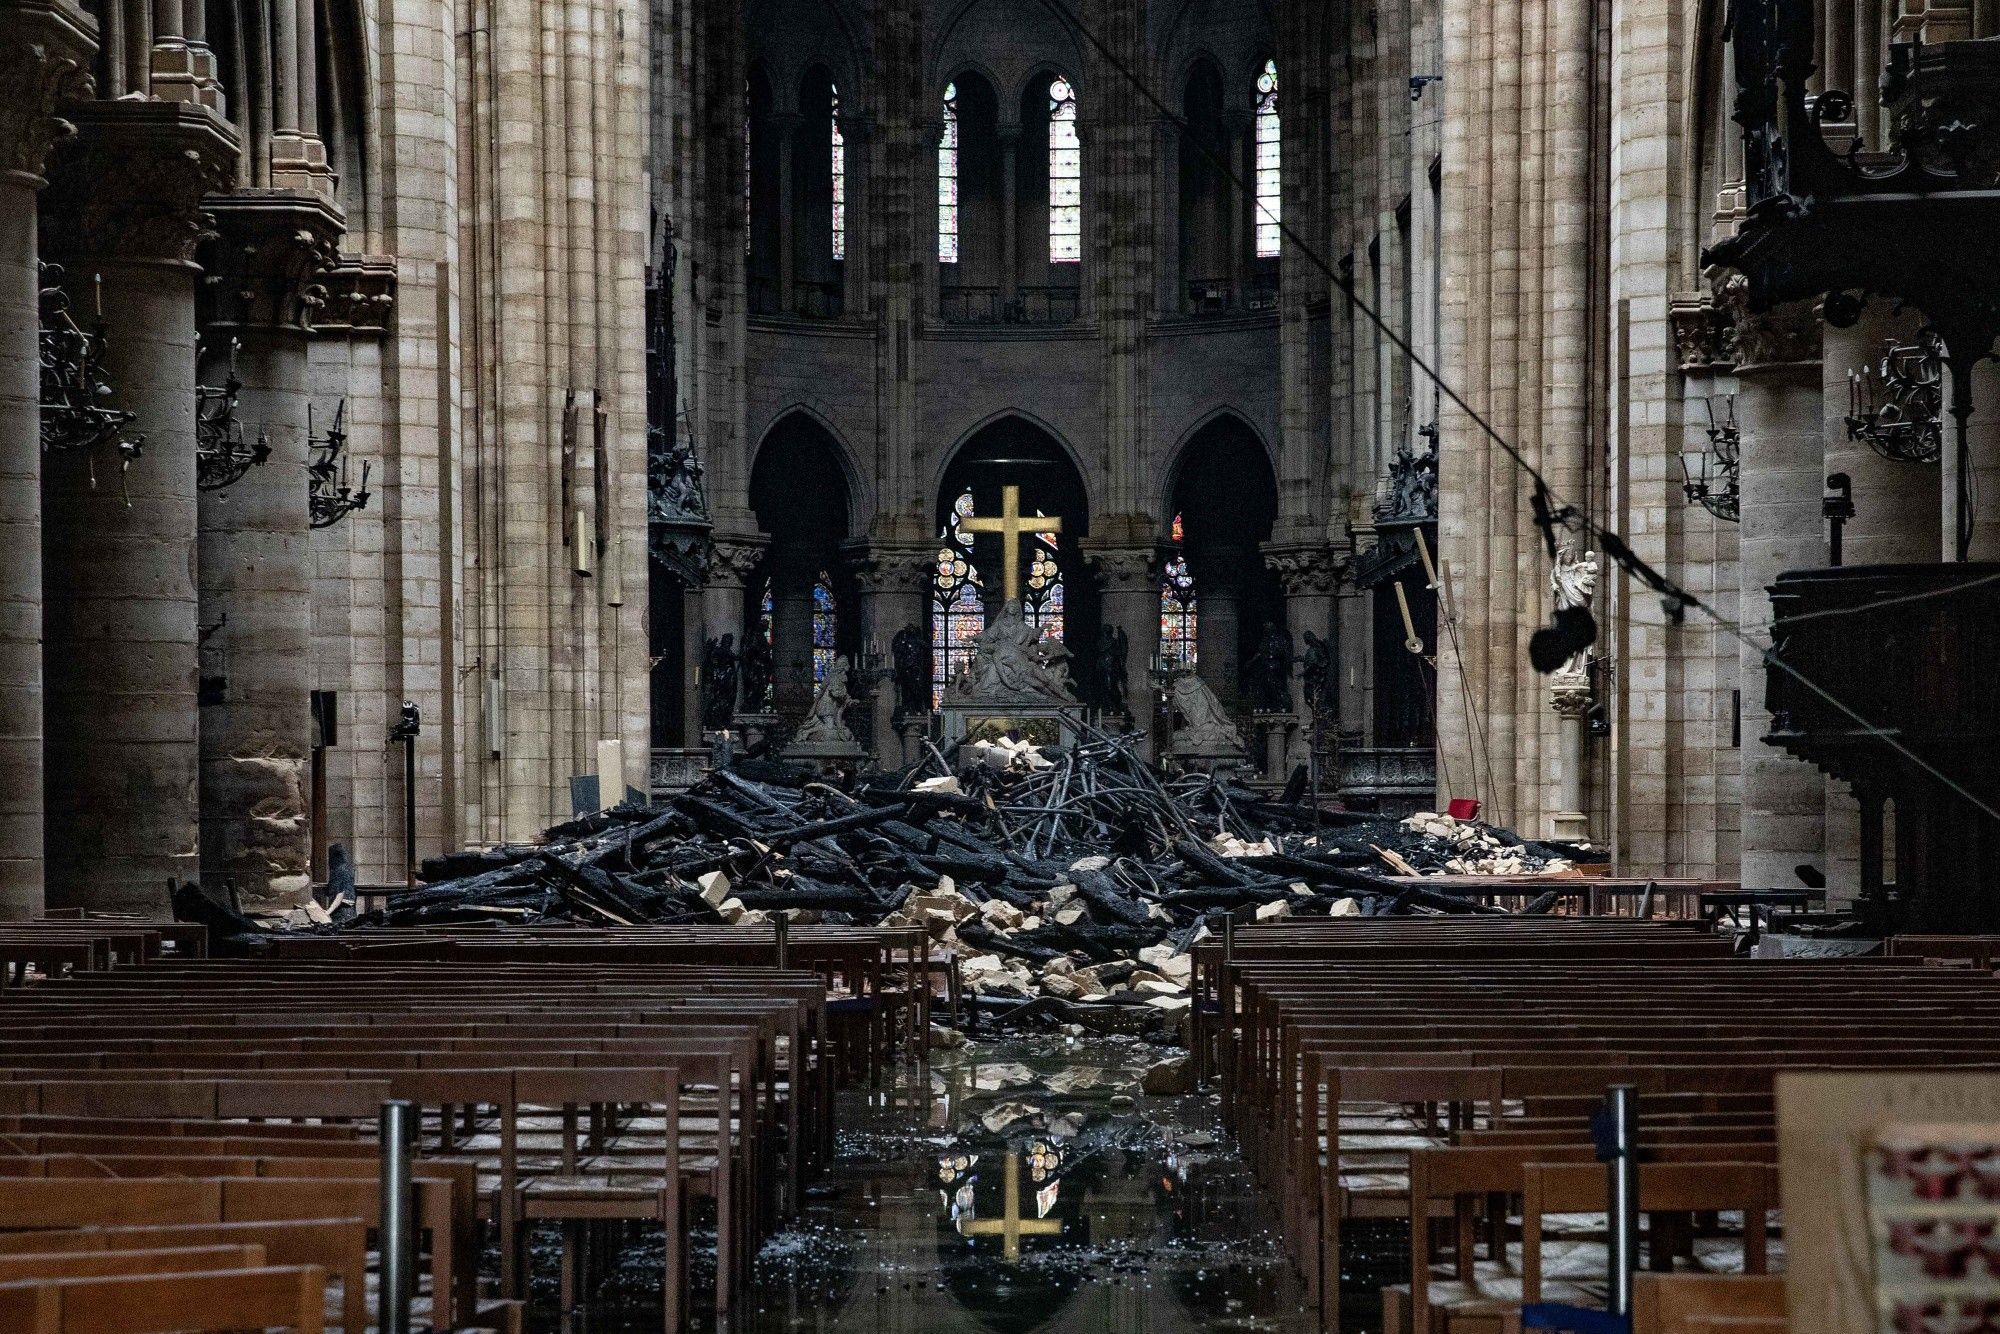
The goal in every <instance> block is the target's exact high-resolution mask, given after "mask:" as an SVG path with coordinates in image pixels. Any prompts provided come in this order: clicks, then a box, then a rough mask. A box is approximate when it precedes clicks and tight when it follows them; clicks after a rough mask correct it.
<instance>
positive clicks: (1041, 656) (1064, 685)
mask: <svg viewBox="0 0 2000 1334" xmlns="http://www.w3.org/2000/svg"><path fill="white" fill-rule="evenodd" d="M950 693H951V696H952V698H954V699H956V700H963V701H968V702H977V703H981V704H1046V703H1059V704H1074V703H1076V702H1077V701H1076V695H1075V693H1074V691H1073V690H1072V688H1071V685H1070V676H1069V650H1067V649H1066V648H1064V647H1063V645H1062V642H1061V641H1060V640H1050V639H1044V638H1042V635H1041V631H1040V630H1039V629H1038V628H1037V627H1035V626H1033V625H1030V624H1028V622H1027V619H1026V618H1025V617H1023V616H1022V615H1021V604H1020V603H1018V602H1012V601H1010V602H1007V603H1005V604H1003V605H1002V606H1001V608H1000V614H999V615H998V616H995V617H994V618H993V619H992V620H991V621H989V622H988V623H987V625H986V628H985V629H984V630H982V631H980V632H979V638H978V639H977V640H975V641H974V649H973V657H972V662H971V665H970V666H968V667H967V668H966V669H965V671H964V672H962V673H960V674H959V677H958V679H957V680H956V681H953V682H952V683H951V691H950Z"/></svg>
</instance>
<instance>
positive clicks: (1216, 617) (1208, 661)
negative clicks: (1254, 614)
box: [1187, 543, 1250, 706]
mask: <svg viewBox="0 0 2000 1334" xmlns="http://www.w3.org/2000/svg"><path fill="white" fill-rule="evenodd" d="M1187 562H1188V572H1189V573H1191V574H1192V575H1194V588H1195V596H1196V598H1198V599H1199V602H1198V603H1197V604H1196V605H1197V607H1198V608H1199V609H1200V615H1199V616H1198V617H1197V618H1196V620H1195V671H1196V673H1197V674H1198V675H1199V676H1200V677H1201V679H1202V680H1203V681H1206V682H1207V683H1208V688H1209V689H1210V690H1213V691H1214V692H1215V693H1216V695H1217V696H1218V697H1219V698H1220V699H1221V700H1222V702H1223V703H1225V704H1228V705H1231V706H1234V705H1235V704H1237V703H1239V702H1240V700H1241V697H1242V694H1243V691H1242V688H1241V687H1242V652H1243V650H1242V644H1243V626H1242V608H1243V585H1244V582H1245V580H1246V577H1247V575H1248V572H1249V568H1250V553H1249V552H1248V551H1246V550H1245V549H1244V548H1242V547H1237V546H1226V545H1221V544H1214V545H1211V544H1206V543H1204V544H1201V545H1198V546H1197V545H1190V546H1189V547H1188V552H1187Z"/></svg>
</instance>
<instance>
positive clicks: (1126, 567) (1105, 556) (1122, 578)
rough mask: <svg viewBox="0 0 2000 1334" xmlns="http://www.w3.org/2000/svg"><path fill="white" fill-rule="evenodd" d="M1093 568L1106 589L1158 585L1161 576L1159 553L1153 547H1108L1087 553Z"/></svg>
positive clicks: (1129, 588) (1126, 589)
mask: <svg viewBox="0 0 2000 1334" xmlns="http://www.w3.org/2000/svg"><path fill="white" fill-rule="evenodd" d="M1085 554H1086V555H1087V556H1088V558H1089V560H1090V568H1091V569H1092V570H1093V571H1094V572H1095V573H1096V575H1097V578H1098V582H1100V583H1101V584H1102V585H1103V586H1104V590H1105V591H1106V592H1107V593H1124V592H1131V591H1134V590H1136V589H1142V588H1151V587H1155V586H1156V585H1157V584H1158V582H1159V578H1160V553H1159V551H1158V549H1157V548H1154V547H1123V548H1108V549H1099V550H1095V551H1088V552H1086V553H1085Z"/></svg>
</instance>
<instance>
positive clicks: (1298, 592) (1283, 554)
mask: <svg viewBox="0 0 2000 1334" xmlns="http://www.w3.org/2000/svg"><path fill="white" fill-rule="evenodd" d="M1265 555H1266V559H1268V560H1269V561H1270V563H1271V568H1272V569H1274V570H1276V571H1277V574H1278V582H1279V585H1280V587H1281V588H1283V590H1284V594H1285V631H1286V633H1287V634H1289V635H1290V636H1291V637H1292V653H1293V660H1294V663H1295V670H1294V672H1293V674H1292V715H1293V717H1295V718H1297V719H1298V722H1299V726H1298V728H1297V730H1296V731H1295V733H1294V744H1293V746H1292V753H1291V754H1290V755H1288V756H1287V757H1286V759H1285V768H1286V769H1287V770H1288V771H1289V770H1290V769H1292V768H1295V767H1297V766H1298V765H1301V764H1305V763H1308V762H1309V759H1308V757H1309V756H1310V755H1311V754H1312V753H1313V751H1314V750H1315V748H1317V749H1321V750H1324V749H1325V748H1326V743H1327V742H1329V741H1331V739H1332V738H1331V737H1318V736H1315V735H1314V731H1315V729H1314V726H1313V723H1314V719H1315V717H1316V716H1317V718H1318V720H1319V723H1320V725H1321V727H1322V728H1331V727H1334V726H1335V725H1336V724H1337V723H1338V721H1339V698H1340V696H1339V687H1340V680H1339V673H1340V663H1339V659H1338V653H1337V650H1336V649H1335V647H1334V646H1335V644H1336V642H1337V640H1338V636H1337V635H1336V634H1335V632H1334V628H1333V608H1334V597H1335V594H1337V593H1338V592H1339V590H1340V575H1341V570H1340V564H1339V562H1338V561H1337V560H1335V558H1334V554H1333V553H1332V552H1331V551H1329V550H1327V549H1326V548H1325V547H1310V546H1308V547H1296V546H1282V547H1278V546H1274V547H1267V548H1266V549H1265ZM1308 635H1311V636H1312V637H1313V639H1316V640H1318V641H1320V643H1322V644H1324V645H1325V646H1326V647H1325V650H1324V651H1325V653H1326V674H1327V680H1326V682H1325V685H1324V686H1323V687H1322V688H1323V690H1324V691H1325V695H1324V697H1323V698H1321V699H1319V700H1317V701H1315V700H1310V699H1307V698H1306V670H1305V669H1306V663H1307V661H1308V660H1309V658H1310V657H1311V655H1312V654H1313V653H1314V652H1315V650H1314V649H1313V646H1312V644H1311V642H1310V641H1309V640H1308V639H1307V638H1306V636H1308Z"/></svg>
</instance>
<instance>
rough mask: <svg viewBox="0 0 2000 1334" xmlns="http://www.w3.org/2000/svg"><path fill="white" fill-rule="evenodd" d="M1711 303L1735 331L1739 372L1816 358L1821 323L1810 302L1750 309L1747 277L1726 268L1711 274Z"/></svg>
mask: <svg viewBox="0 0 2000 1334" xmlns="http://www.w3.org/2000/svg"><path fill="white" fill-rule="evenodd" d="M1711 281H1712V282H1713V284H1714V290H1715V306H1716V309H1717V311H1718V312H1720V314H1721V315H1722V317H1723V318H1725V319H1727V320H1728V321H1729V322H1730V324H1731V325H1732V326H1733V327H1734V329H1735V331H1736V339H1735V344H1736V367H1737V372H1738V373H1739V374H1741V373H1743V372H1744V371H1748V370H1754V369H1756V368H1758V367H1763V366H1786V365H1798V364H1800V363H1803V362H1809V361H1818V360H1819V359H1820V335H1821V330H1822V326H1821V323H1820V318H1819V312H1818V311H1816V310H1815V309H1814V308H1813V306H1812V303H1810V302H1806V301H1794V302H1790V303H1787V304H1785V305H1781V306H1773V307H1772V308H1771V309H1769V310H1752V309H1751V308H1750V280H1749V279H1748V278H1745V277H1744V276H1743V275H1742V274H1740V273H1736V272H1733V271H1730V270H1718V271H1716V272H1714V273H1713V274H1711Z"/></svg>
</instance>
